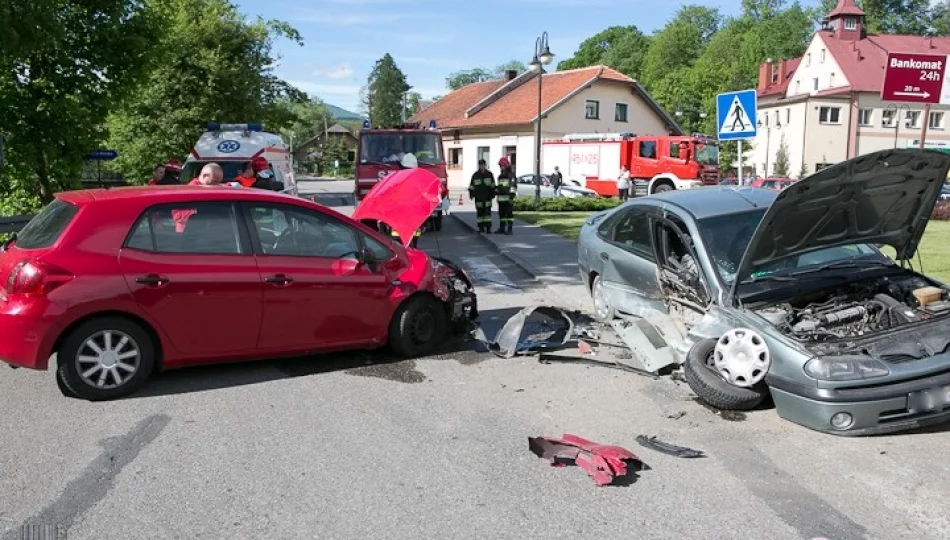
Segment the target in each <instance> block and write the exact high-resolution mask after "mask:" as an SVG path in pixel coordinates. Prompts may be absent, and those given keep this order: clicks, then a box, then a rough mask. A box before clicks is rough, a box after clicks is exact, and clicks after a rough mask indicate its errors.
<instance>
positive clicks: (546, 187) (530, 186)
mask: <svg viewBox="0 0 950 540" xmlns="http://www.w3.org/2000/svg"><path fill="white" fill-rule="evenodd" d="M535 178H536V177H535V175H534V174H524V175H521V176H519V177H518V190H517V195H518V197H534V196H535V193H536V191H535V190H536V189H537V187H536V185H535ZM554 196H555V195H554V188H553V187H551V175H549V174H542V175H541V197H554ZM558 196H560V197H568V198H574V197H580V198H584V197H587V198H591V199H596V198H598V197H599V195H597V192H596V191H594V190H592V189H587V188H585V187H583V186H581V185H580V183H579V182H577V180H567V179H565V180H564V182H563V183H562V184H561V189H560V193H559V194H558Z"/></svg>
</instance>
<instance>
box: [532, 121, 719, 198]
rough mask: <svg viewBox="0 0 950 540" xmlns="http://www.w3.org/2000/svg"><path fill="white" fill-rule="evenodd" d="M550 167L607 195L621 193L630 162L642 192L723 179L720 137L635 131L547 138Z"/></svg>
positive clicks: (545, 156) (544, 158)
mask: <svg viewBox="0 0 950 540" xmlns="http://www.w3.org/2000/svg"><path fill="white" fill-rule="evenodd" d="M541 151H542V162H543V163H544V166H545V168H547V169H548V170H553V169H554V167H555V166H558V167H560V169H561V171H562V174H563V175H564V177H565V179H569V180H577V181H579V182H580V183H581V184H582V185H584V186H586V187H587V188H589V189H592V190H594V191H596V192H597V193H598V194H600V195H601V196H604V197H616V196H617V176H618V175H619V174H620V167H621V166H622V165H626V166H627V168H628V170H629V171H630V177H631V179H632V181H633V183H634V185H633V186H632V187H634V188H635V192H636V194H637V195H652V194H653V193H660V192H663V191H670V190H673V189H689V188H694V187H699V186H704V185H716V184H718V183H719V145H718V142H717V141H716V139H713V138H710V137H706V136H704V135H701V134H698V133H694V134H693V135H689V136H667V135H645V136H637V135H635V134H631V133H591V134H585V133H576V134H570V135H567V136H565V137H563V138H561V139H547V140H544V141H542V143H541Z"/></svg>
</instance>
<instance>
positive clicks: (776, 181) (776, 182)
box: [751, 178, 795, 191]
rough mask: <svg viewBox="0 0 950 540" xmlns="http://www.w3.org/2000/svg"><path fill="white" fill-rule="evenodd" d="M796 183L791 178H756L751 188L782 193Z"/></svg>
mask: <svg viewBox="0 0 950 540" xmlns="http://www.w3.org/2000/svg"><path fill="white" fill-rule="evenodd" d="M794 183H795V180H792V179H791V178H756V179H755V180H753V181H752V186H751V187H760V188H765V189H772V190H775V191H782V190H783V189H785V188H787V187H788V186H790V185H792V184H794Z"/></svg>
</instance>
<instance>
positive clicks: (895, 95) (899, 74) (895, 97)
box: [881, 53, 950, 149]
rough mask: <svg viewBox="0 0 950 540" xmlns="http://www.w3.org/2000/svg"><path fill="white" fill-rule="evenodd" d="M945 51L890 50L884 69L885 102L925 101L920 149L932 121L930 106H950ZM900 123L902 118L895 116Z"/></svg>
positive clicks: (883, 94)
mask: <svg viewBox="0 0 950 540" xmlns="http://www.w3.org/2000/svg"><path fill="white" fill-rule="evenodd" d="M948 60H950V56H947V55H945V54H912V53H888V54H887V65H886V66H885V70H884V86H883V87H882V88H881V99H882V100H883V101H903V102H908V103H923V104H924V118H923V123H922V124H923V125H922V126H921V128H920V148H921V149H923V148H924V143H925V141H926V140H927V127H928V124H930V106H931V105H932V104H934V103H939V104H942V105H950V86H948V85H947V78H946V73H947V62H948ZM894 121H895V122H898V124H897V125H898V126H900V124H899V122H900V118H895V119H894Z"/></svg>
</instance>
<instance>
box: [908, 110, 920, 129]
mask: <svg viewBox="0 0 950 540" xmlns="http://www.w3.org/2000/svg"><path fill="white" fill-rule="evenodd" d="M906 127H909V128H915V127H920V111H907V124H906Z"/></svg>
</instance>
